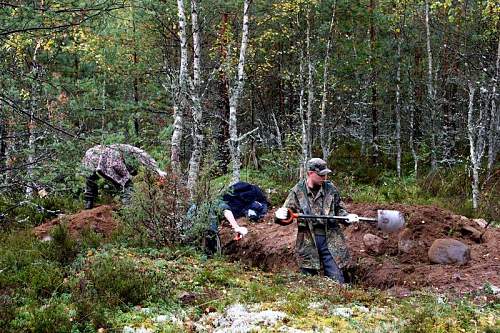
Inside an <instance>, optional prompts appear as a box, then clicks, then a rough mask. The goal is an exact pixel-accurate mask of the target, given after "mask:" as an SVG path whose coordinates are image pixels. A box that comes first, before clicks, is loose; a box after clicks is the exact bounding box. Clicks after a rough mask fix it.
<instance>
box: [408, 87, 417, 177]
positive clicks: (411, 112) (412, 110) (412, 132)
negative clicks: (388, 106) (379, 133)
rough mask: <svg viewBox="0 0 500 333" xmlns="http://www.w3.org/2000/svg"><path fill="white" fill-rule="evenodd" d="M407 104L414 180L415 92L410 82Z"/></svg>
mask: <svg viewBox="0 0 500 333" xmlns="http://www.w3.org/2000/svg"><path fill="white" fill-rule="evenodd" d="M408 91H409V95H410V97H409V99H410V100H409V102H408V105H407V107H406V108H407V110H408V113H409V117H410V121H409V122H410V131H409V132H410V133H409V136H410V138H409V141H410V148H411V155H412V157H413V172H414V174H415V179H416V178H417V176H418V153H417V143H416V142H415V96H414V94H415V92H414V89H413V85H412V84H411V80H410V86H409V89H408Z"/></svg>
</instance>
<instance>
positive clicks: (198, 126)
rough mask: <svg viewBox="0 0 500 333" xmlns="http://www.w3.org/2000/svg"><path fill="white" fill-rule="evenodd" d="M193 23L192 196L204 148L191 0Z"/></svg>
mask: <svg viewBox="0 0 500 333" xmlns="http://www.w3.org/2000/svg"><path fill="white" fill-rule="evenodd" d="M191 25H192V31H193V81H192V83H191V85H190V87H191V92H190V95H191V102H192V105H191V114H192V117H193V128H192V138H193V151H192V153H191V158H190V160H189V172H188V182H187V187H188V190H189V193H190V196H191V199H192V198H193V196H194V193H195V190H196V184H197V180H198V176H199V173H200V162H201V156H202V148H203V141H204V136H203V129H202V123H201V122H202V118H203V109H202V106H201V99H200V93H201V92H200V88H201V73H200V71H201V41H200V26H199V24H198V2H197V0H191Z"/></svg>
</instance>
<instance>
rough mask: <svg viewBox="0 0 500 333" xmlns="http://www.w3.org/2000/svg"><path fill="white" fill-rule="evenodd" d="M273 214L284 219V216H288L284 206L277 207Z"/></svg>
mask: <svg viewBox="0 0 500 333" xmlns="http://www.w3.org/2000/svg"><path fill="white" fill-rule="evenodd" d="M274 216H276V218H277V219H280V220H286V218H287V217H288V208H285V207H281V208H278V209H277V210H276V211H275V212H274Z"/></svg>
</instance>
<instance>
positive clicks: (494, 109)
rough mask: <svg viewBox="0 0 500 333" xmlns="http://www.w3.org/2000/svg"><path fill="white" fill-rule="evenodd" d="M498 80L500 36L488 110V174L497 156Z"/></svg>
mask: <svg viewBox="0 0 500 333" xmlns="http://www.w3.org/2000/svg"><path fill="white" fill-rule="evenodd" d="M498 80H500V38H498V47H497V60H496V66H495V75H494V77H493V80H492V81H493V82H492V84H491V85H492V87H491V111H490V130H489V135H488V174H491V173H492V172H493V165H494V164H495V160H496V156H497V143H498V127H499V125H500V115H499V114H498V113H499V112H498V92H497V89H498Z"/></svg>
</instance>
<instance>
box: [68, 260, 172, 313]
mask: <svg viewBox="0 0 500 333" xmlns="http://www.w3.org/2000/svg"><path fill="white" fill-rule="evenodd" d="M74 287H75V288H77V290H76V291H77V293H80V295H81V297H82V298H86V297H93V296H94V293H95V296H96V297H97V298H98V299H106V303H107V304H108V305H113V306H117V305H123V304H133V305H136V304H140V303H141V302H142V301H144V300H146V299H147V298H148V297H161V298H162V297H167V296H168V294H169V290H170V289H169V282H168V281H164V280H163V279H162V274H161V273H159V272H157V271H156V270H155V269H152V268H151V269H150V268H147V267H144V266H143V265H141V264H140V263H137V262H135V261H134V260H133V259H129V258H126V257H125V258H123V257H116V256H112V255H108V254H105V255H99V256H97V257H96V258H93V259H92V261H91V263H90V266H89V267H88V269H86V270H85V276H84V277H82V278H81V279H80V280H79V281H78V283H77V284H76V285H75V286H74Z"/></svg>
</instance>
